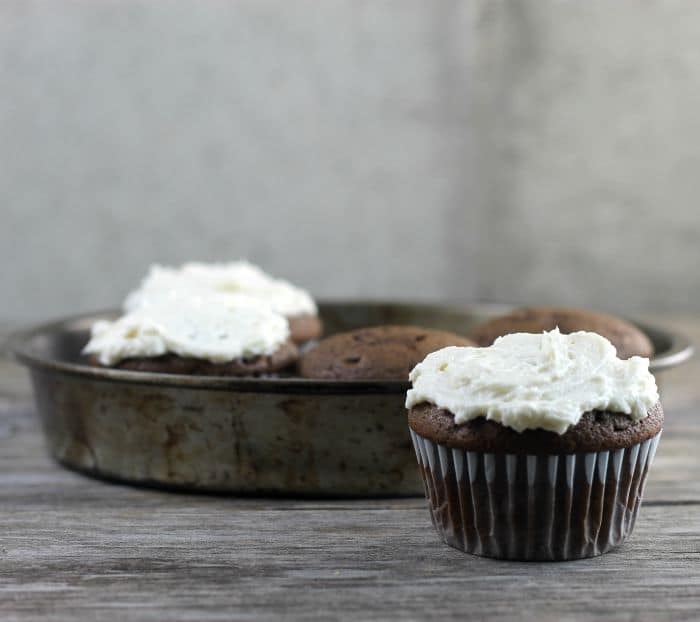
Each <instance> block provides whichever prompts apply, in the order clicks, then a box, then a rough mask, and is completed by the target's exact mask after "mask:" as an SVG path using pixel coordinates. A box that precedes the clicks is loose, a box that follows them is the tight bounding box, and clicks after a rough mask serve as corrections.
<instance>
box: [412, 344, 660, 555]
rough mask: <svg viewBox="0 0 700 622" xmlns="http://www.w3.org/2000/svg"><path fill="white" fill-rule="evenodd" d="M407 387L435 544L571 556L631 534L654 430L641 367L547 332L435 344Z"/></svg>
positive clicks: (655, 407) (652, 402)
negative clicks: (487, 342)
mask: <svg viewBox="0 0 700 622" xmlns="http://www.w3.org/2000/svg"><path fill="white" fill-rule="evenodd" d="M411 381H412V383H413V388H412V389H411V390H410V391H409V392H408V395H407V400H406V406H407V408H408V422H409V428H410V431H411V437H412V439H413V443H414V447H415V450H416V455H417V458H418V462H419V466H420V468H421V473H422V475H423V478H424V483H425V489H426V495H427V497H428V501H429V507H430V513H431V518H432V520H433V524H434V526H435V528H436V529H437V531H438V533H439V534H440V537H441V538H442V539H443V541H444V542H446V543H447V544H449V545H450V546H453V547H455V548H457V549H460V550H462V551H465V552H468V553H473V554H476V555H483V556H487V557H496V558H503V559H515V560H533V561H534V560H567V559H578V558H582V557H592V556H595V555H600V554H601V553H605V552H606V551H609V550H611V549H612V548H614V547H616V546H618V545H619V544H621V543H622V542H623V541H624V540H625V538H626V537H627V536H628V535H629V534H630V533H631V532H632V529H633V527H634V523H635V520H636V517H637V514H638V511H639V506H640V503H641V499H642V493H643V490H644V483H645V481H646V476H647V471H648V468H649V466H650V464H651V462H652V460H653V457H654V454H655V452H656V447H657V444H658V441H659V438H660V436H661V428H662V425H663V410H662V408H661V405H660V404H659V402H658V392H657V389H656V384H655V382H654V378H653V376H652V375H651V374H650V373H649V371H648V360H646V359H643V358H639V357H632V358H631V359H629V360H622V359H619V358H617V357H616V356H615V350H614V348H613V346H612V345H611V344H610V342H609V341H607V340H606V339H605V338H603V337H601V336H599V335H597V334H594V333H587V332H576V333H572V334H570V335H563V334H561V333H560V332H559V331H557V330H555V331H552V332H550V333H544V334H539V335H535V334H512V335H508V336H506V337H502V338H499V339H497V340H496V341H495V343H494V344H493V345H492V346H490V347H485V348H445V349H443V350H440V351H438V352H435V353H433V354H431V355H429V356H428V357H427V358H426V359H425V361H423V362H422V363H421V364H420V365H418V366H417V367H416V368H415V369H414V370H413V372H412V373H411Z"/></svg>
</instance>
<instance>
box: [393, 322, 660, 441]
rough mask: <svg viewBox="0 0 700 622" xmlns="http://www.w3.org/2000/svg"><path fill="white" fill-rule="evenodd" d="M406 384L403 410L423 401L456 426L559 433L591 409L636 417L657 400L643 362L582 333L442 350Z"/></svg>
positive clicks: (529, 336)
mask: <svg viewBox="0 0 700 622" xmlns="http://www.w3.org/2000/svg"><path fill="white" fill-rule="evenodd" d="M409 379H410V380H411V382H412V383H413V387H412V388H411V389H410V390H409V391H408V394H407V396H406V407H407V408H411V407H412V406H415V405H417V404H420V403H423V402H429V403H431V404H434V405H436V406H438V407H440V408H444V409H446V410H448V411H450V412H451V413H453V414H454V419H455V423H456V424H461V423H465V422H467V421H469V420H471V419H475V418H476V417H485V418H486V419H491V420H493V421H497V422H499V423H501V424H502V425H505V426H508V427H511V428H513V429H514V430H516V431H518V432H522V431H523V430H528V429H536V428H541V429H544V430H550V431H552V432H556V433H558V434H563V433H564V432H566V430H567V429H568V428H569V427H570V426H572V425H575V424H576V423H578V421H579V420H580V418H581V416H582V415H583V413H585V412H588V411H591V410H606V411H610V412H615V413H624V414H626V415H629V416H630V417H631V418H632V419H633V420H640V419H643V418H644V417H646V416H647V412H648V411H649V409H650V408H651V407H652V406H653V405H654V404H655V403H656V402H657V401H658V399H659V394H658V390H657V388H656V382H655V380H654V376H652V374H651V373H650V372H649V359H646V358H642V357H639V356H633V357H632V358H630V359H627V360H621V359H619V358H617V352H616V350H615V347H614V346H613V345H612V344H611V343H610V342H609V341H608V340H607V339H605V338H604V337H601V336H600V335H597V334H596V333H591V332H583V331H581V332H576V333H571V334H568V335H563V334H561V333H560V332H559V330H558V329H555V330H553V331H551V332H545V333H542V334H528V333H515V334H511V335H505V336H504V337H499V338H498V339H496V341H495V342H494V343H493V345H491V346H489V347H487V348H463V347H449V348H443V349H442V350H438V351H437V352H433V353H431V354H429V355H428V356H427V357H426V358H425V360H424V361H423V362H421V363H419V364H418V365H416V367H415V368H414V369H413V371H412V372H411V374H410V376H409Z"/></svg>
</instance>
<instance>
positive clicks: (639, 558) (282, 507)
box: [0, 316, 700, 620]
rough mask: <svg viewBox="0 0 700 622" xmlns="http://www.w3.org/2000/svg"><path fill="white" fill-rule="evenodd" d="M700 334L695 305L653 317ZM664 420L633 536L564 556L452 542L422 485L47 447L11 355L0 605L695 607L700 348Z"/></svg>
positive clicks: (4, 420)
mask: <svg viewBox="0 0 700 622" xmlns="http://www.w3.org/2000/svg"><path fill="white" fill-rule="evenodd" d="M647 319H648V320H649V321H656V322H659V323H660V324H662V325H668V326H671V325H672V326H675V327H676V328H677V329H679V330H682V331H684V332H686V333H687V334H688V335H689V336H690V337H691V338H693V340H694V341H695V342H696V343H697V342H698V341H699V340H700V319H693V318H679V317H675V318H672V317H669V316H662V317H649V318H647ZM663 383H664V385H663V401H664V405H665V408H666V417H667V421H666V426H665V431H664V437H663V439H662V442H661V445H660V448H659V451H658V453H657V456H656V462H655V464H654V468H653V469H652V472H651V477H650V480H649V483H648V486H647V490H646V498H645V502H644V506H643V507H642V511H641V514H640V517H639V519H638V521H637V525H636V530H635V533H634V534H633V536H632V538H631V540H630V541H629V542H628V543H627V544H625V545H624V546H622V547H621V548H620V549H618V550H616V551H614V552H612V553H609V554H607V555H604V556H602V557H598V558H595V559H588V560H582V561H576V562H568V563H513V562H501V561H493V560H488V559H481V558H478V557H471V556H469V555H464V554H462V553H459V552H457V551H455V550H452V549H450V548H448V547H447V546H445V545H443V544H441V543H440V542H439V541H438V539H437V536H436V534H435V532H434V531H433V528H432V525H431V524H430V519H429V517H428V512H427V510H426V507H425V501H424V500H423V499H404V500H392V499H387V500H374V501H329V502H324V501H304V500H278V499H236V498H227V497H210V496H195V495H182V494H173V493H164V492H157V491H153V490H143V489H137V488H129V487H127V486H120V485H114V484H106V483H103V482H99V481H95V480H92V479H88V478H86V477H83V476H81V475H77V474H75V473H72V472H70V471H66V470H64V469H63V468H61V467H59V466H57V465H56V464H55V463H53V462H52V461H51V460H50V459H49V458H48V457H47V455H46V452H45V450H44V446H43V439H42V436H41V431H40V429H39V426H38V421H37V419H36V417H35V415H34V413H33V407H32V403H31V397H30V392H29V386H28V382H27V378H26V376H25V374H24V371H23V370H21V369H20V368H19V367H17V366H15V365H14V364H11V363H9V362H6V361H5V362H0V502H1V506H0V620H25V619H40V618H46V619H52V620H53V619H55V620H97V619H100V620H104V619H115V620H127V619H128V620H226V619H273V618H278V617H284V618H303V619H323V620H326V619H335V618H342V619H345V618H356V619H373V620H380V619H402V620H408V619H439V618H474V619H500V620H507V619H523V618H530V619H537V620H548V619H561V618H565V619H596V620H642V619H669V618H672V619H687V620H700V413H699V412H698V409H699V408H700V360H698V359H695V360H693V361H691V362H690V363H689V364H686V365H685V366H683V367H681V368H680V369H677V370H674V371H672V372H670V373H668V374H667V375H665V376H664V377H663Z"/></svg>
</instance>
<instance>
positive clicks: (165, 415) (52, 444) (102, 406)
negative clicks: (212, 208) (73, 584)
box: [8, 302, 692, 497]
mask: <svg viewBox="0 0 700 622" xmlns="http://www.w3.org/2000/svg"><path fill="white" fill-rule="evenodd" d="M507 309H508V308H507V307H504V306H494V305H469V306H464V307H454V308H446V307H439V306H432V305H423V304H409V303H378V302H373V303H362V302H353V303H340V302H338V303H325V304H321V305H320V314H321V316H322V319H323V322H324V326H325V330H326V334H331V333H334V332H338V331H342V330H350V329H353V328H358V327H361V326H372V325H377V324H387V323H394V324H415V325H419V326H425V327H432V328H441V329H445V330H451V331H454V332H457V333H461V334H466V333H468V332H469V331H470V329H471V328H472V327H473V326H474V325H475V324H477V323H479V322H481V321H484V320H485V319H488V318H489V317H492V316H493V315H495V314H498V313H503V312H504V311H506V310H507ZM116 315H117V313H116V312H114V311H113V312H103V313H91V314H88V315H82V316H77V317H73V318H69V319H66V320H63V321H59V322H54V323H51V324H46V325H43V326H39V327H36V328H33V329H30V330H27V331H24V332H21V333H17V334H15V335H14V336H12V337H11V338H10V341H9V344H8V345H9V347H10V350H11V351H12V352H13V353H14V356H15V357H16V358H17V359H18V360H19V361H20V362H21V363H23V364H25V365H26V366H27V367H28V368H29V370H30V373H31V378H32V384H33V387H34V393H35V400H36V405H37V410H38V412H39V414H40V416H41V420H42V423H43V427H44V431H45V433H46V438H47V444H48V447H49V450H50V452H51V454H52V455H53V456H54V457H55V458H56V459H57V460H58V461H59V462H60V463H62V464H64V465H66V466H68V467H70V468H73V469H77V470H79V471H82V472H85V473H88V474H91V475H95V476H98V477H104V478H109V479H115V480H120V481H125V482H130V483H135V484H141V485H150V486H157V487H163V488H176V489H184V490H196V491H208V492H227V493H238V494H280V495H288V496H291V495H304V496H326V497H338V496H406V495H420V494H423V484H422V483H421V480H420V476H419V474H418V470H417V467H416V461H415V457H414V455H413V449H412V447H411V444H410V443H411V442H410V439H409V435H408V429H407V425H406V415H405V410H404V406H403V402H404V396H405V392H406V389H407V388H408V383H407V382H400V381H376V382H375V381H334V380H306V379H303V378H297V377H293V376H289V377H280V378H220V377H206V376H178V375H171V374H154V373H145V372H132V371H123V370H114V369H102V368H96V367H91V366H89V365H87V364H86V362H85V360H84V359H83V357H81V355H80V350H81V349H82V347H83V345H84V344H85V343H86V341H87V336H88V332H89V328H90V326H91V325H92V323H93V322H94V321H95V320H97V319H101V318H109V317H115V316H116ZM638 326H639V327H640V328H641V329H642V330H644V331H645V332H646V333H647V334H648V335H649V337H650V338H651V340H652V342H653V343H654V346H655V349H656V352H657V354H656V356H655V357H654V359H653V360H652V362H651V368H652V371H654V372H655V373H658V372H660V371H662V370H665V369H668V368H671V367H674V366H675V365H679V364H680V363H682V362H684V361H685V360H687V359H688V358H689V357H690V356H691V354H692V347H691V345H690V344H689V342H688V341H687V340H686V339H685V338H684V337H682V336H681V335H678V334H676V333H674V332H671V331H667V330H664V329H661V328H657V327H652V326H647V325H644V324H639V323H638Z"/></svg>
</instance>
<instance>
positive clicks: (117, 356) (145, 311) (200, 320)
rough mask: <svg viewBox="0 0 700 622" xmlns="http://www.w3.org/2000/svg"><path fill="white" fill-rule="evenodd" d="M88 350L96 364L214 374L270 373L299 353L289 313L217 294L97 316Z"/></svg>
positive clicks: (176, 372) (278, 369)
mask: <svg viewBox="0 0 700 622" xmlns="http://www.w3.org/2000/svg"><path fill="white" fill-rule="evenodd" d="M83 354H85V355H87V356H88V357H89V361H90V362H91V363H92V364H93V365H100V366H105V367H114V368H117V369H126V370H131V371H143V372H155V373H170V374H197V375H213V376H252V375H264V374H270V373H274V372H277V371H280V370H282V369H285V368H287V367H289V366H290V365H293V364H294V363H295V362H296V361H297V359H298V358H299V352H298V350H297V347H296V345H295V344H294V343H293V342H292V341H291V340H290V338H289V326H288V324H287V321H286V319H285V318H284V317H282V316H281V315H278V314H276V313H273V312H272V311H269V310H267V309H264V308H262V309H261V308H253V307H247V306H246V307H241V308H237V307H231V306H227V304H225V303H224V301H223V300H219V299H217V298H216V297H207V298H206V299H205V300H198V299H177V300H174V299H172V298H167V299H165V300H164V301H161V302H153V303H152V304H149V305H148V306H144V307H142V308H140V309H138V310H136V311H132V312H131V313H127V314H126V315H124V316H122V317H121V318H119V319H118V320H116V321H113V322H108V321H101V322H97V323H95V325H94V326H93V327H92V332H91V338H90V341H89V342H88V344H87V345H86V346H85V348H84V349H83Z"/></svg>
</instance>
